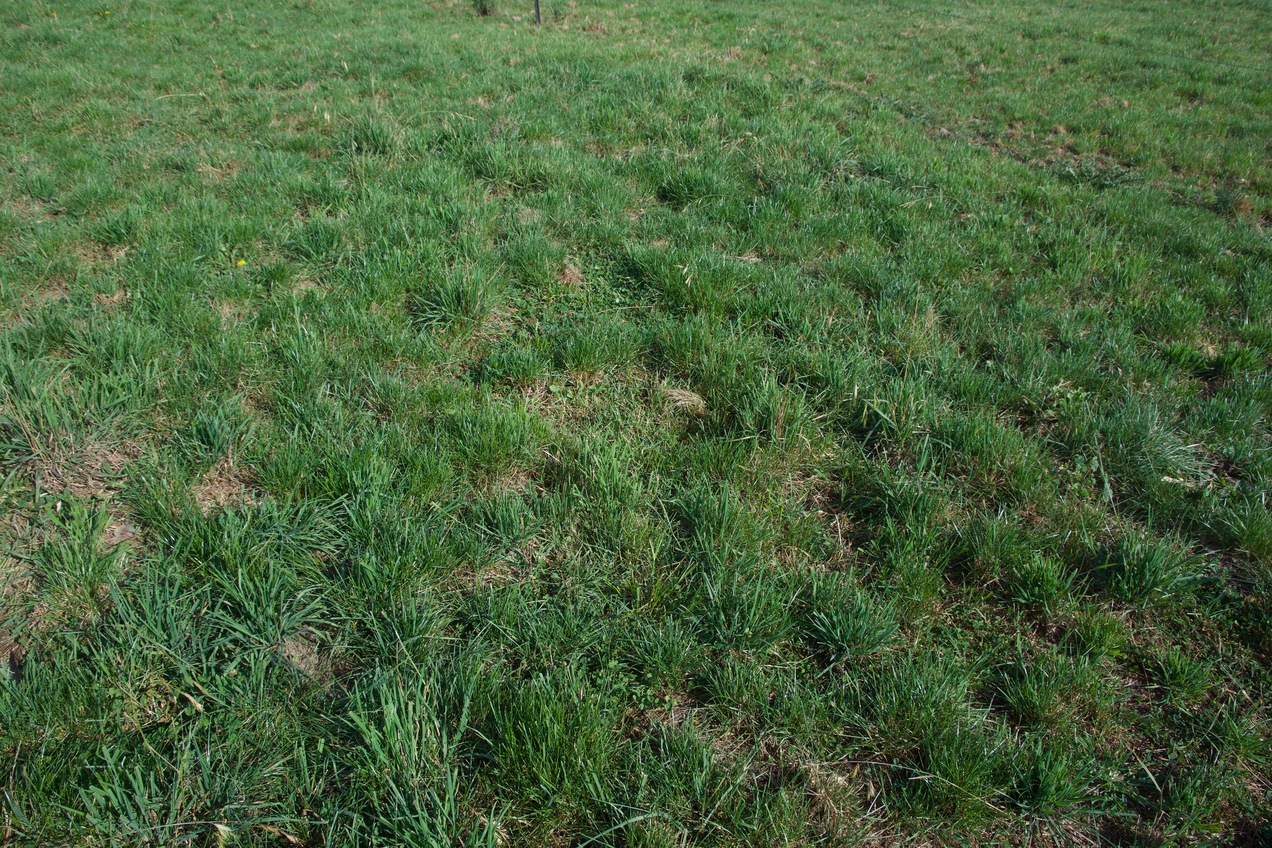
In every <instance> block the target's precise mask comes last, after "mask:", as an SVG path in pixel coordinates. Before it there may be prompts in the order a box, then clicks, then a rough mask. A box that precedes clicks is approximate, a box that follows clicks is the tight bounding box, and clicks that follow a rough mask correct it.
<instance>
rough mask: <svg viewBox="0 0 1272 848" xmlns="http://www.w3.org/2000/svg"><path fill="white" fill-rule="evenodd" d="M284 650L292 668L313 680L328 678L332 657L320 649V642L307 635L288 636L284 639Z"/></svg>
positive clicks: (284, 655)
mask: <svg viewBox="0 0 1272 848" xmlns="http://www.w3.org/2000/svg"><path fill="white" fill-rule="evenodd" d="M282 652H283V658H284V659H286V660H287V662H289V663H290V664H291V666H292V668H294V669H296V670H297V671H299V672H300V673H301V674H303V675H305V676H306V677H308V678H310V679H311V680H316V681H322V680H326V679H327V677H328V676H329V675H330V673H331V661H330V659H329V658H328V657H327V656H325V655H324V654H323V652H322V651H321V650H319V646H318V642H317V641H316V640H314V639H311V638H309V637H308V636H306V635H303V634H299V633H298V634H295V635H293V636H288V637H287V638H286V639H285V640H283V644H282Z"/></svg>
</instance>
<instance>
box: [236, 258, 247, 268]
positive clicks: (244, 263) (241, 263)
mask: <svg viewBox="0 0 1272 848" xmlns="http://www.w3.org/2000/svg"><path fill="white" fill-rule="evenodd" d="M238 264H239V265H240V266H242V265H246V264H247V260H246V259H240V260H239V261H238Z"/></svg>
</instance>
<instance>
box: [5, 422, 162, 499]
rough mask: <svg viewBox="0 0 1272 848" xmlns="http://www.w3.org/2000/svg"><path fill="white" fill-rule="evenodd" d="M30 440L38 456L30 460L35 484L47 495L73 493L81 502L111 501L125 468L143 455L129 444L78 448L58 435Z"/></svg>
mask: <svg viewBox="0 0 1272 848" xmlns="http://www.w3.org/2000/svg"><path fill="white" fill-rule="evenodd" d="M29 438H30V440H31V442H32V444H31V446H32V448H34V451H33V453H34V455H35V458H34V459H33V460H31V473H32V478H33V481H34V482H35V484H36V485H37V486H38V487H39V488H41V489H44V490H46V491H52V492H70V493H71V494H72V495H74V496H75V497H77V498H81V499H103V498H108V497H110V496H111V495H112V494H114V492H116V491H117V490H118V489H119V485H118V484H119V477H120V475H121V474H122V473H123V471H124V468H125V467H126V466H127V465H128V463H129V462H131V461H133V460H134V459H136V458H137V457H138V456H140V455H141V446H140V445H139V444H138V443H136V442H131V441H128V440H124V441H122V442H119V443H117V444H106V443H104V442H100V441H89V442H86V443H84V444H82V445H75V444H72V443H69V442H67V441H66V440H65V439H64V438H63V437H59V436H56V435H48V436H45V437H39V436H35V437H29Z"/></svg>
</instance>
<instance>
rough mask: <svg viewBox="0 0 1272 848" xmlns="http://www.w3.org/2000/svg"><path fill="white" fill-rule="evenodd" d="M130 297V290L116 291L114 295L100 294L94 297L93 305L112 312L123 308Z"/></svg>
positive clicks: (121, 289)
mask: <svg viewBox="0 0 1272 848" xmlns="http://www.w3.org/2000/svg"><path fill="white" fill-rule="evenodd" d="M130 297H131V295H129V293H128V289H125V288H120V289H117V290H115V292H114V293H112V294H105V293H98V294H95V295H93V303H95V304H97V305H98V306H100V307H102V308H103V309H105V310H106V311H110V310H111V309H115V308H116V307H119V306H123V305H124V304H126V303H128V300H129V298H130Z"/></svg>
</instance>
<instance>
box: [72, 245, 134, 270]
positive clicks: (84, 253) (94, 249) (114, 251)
mask: <svg viewBox="0 0 1272 848" xmlns="http://www.w3.org/2000/svg"><path fill="white" fill-rule="evenodd" d="M127 254H128V248H126V247H122V246H118V245H115V246H112V245H106V244H100V243H98V242H95V241H92V242H88V243H87V244H79V245H76V246H75V258H76V259H78V260H79V262H80V265H83V266H84V267H86V268H102V267H105V266H108V265H109V266H113V265H117V264H119V262H121V261H122V260H123V258H124V257H125V256H126V255H127Z"/></svg>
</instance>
